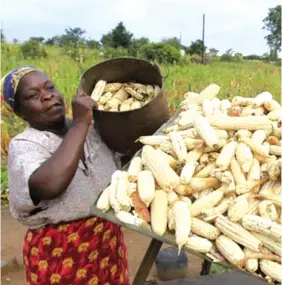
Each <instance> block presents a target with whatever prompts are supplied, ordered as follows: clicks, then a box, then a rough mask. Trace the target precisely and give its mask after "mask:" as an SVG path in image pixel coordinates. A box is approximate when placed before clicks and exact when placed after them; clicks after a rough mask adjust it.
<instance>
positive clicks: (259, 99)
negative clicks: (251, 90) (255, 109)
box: [254, 92, 273, 106]
mask: <svg viewBox="0 0 282 285" xmlns="http://www.w3.org/2000/svg"><path fill="white" fill-rule="evenodd" d="M272 99H273V98H272V94H271V93H269V92H262V93H260V94H258V95H257V96H256V97H255V98H254V102H255V104H256V105H257V106H261V105H263V104H264V102H267V101H270V100H272Z"/></svg>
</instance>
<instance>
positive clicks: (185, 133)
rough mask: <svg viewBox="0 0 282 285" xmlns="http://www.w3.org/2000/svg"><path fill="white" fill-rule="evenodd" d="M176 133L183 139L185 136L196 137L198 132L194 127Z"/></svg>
mask: <svg viewBox="0 0 282 285" xmlns="http://www.w3.org/2000/svg"><path fill="white" fill-rule="evenodd" d="M178 134H180V135H181V136H182V137H183V138H184V139H185V138H192V139H196V138H198V134H197V132H196V130H195V129H194V128H191V129H188V130H184V131H178Z"/></svg>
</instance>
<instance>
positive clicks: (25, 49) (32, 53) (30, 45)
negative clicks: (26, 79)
mask: <svg viewBox="0 0 282 285" xmlns="http://www.w3.org/2000/svg"><path fill="white" fill-rule="evenodd" d="M21 52H22V54H23V57H24V58H25V59H27V58H28V59H33V58H40V57H47V52H46V50H45V48H44V47H43V46H41V45H40V43H39V42H38V41H37V40H29V41H26V42H25V43H24V44H22V45H21Z"/></svg>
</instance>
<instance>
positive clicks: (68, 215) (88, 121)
mask: <svg viewBox="0 0 282 285" xmlns="http://www.w3.org/2000/svg"><path fill="white" fill-rule="evenodd" d="M1 85H2V88H1V90H2V92H3V97H4V99H5V101H6V102H7V103H8V104H9V105H10V107H11V109H12V110H13V111H14V112H15V113H16V114H17V115H18V116H20V117H21V118H22V119H23V120H25V121H26V122H28V124H29V127H28V128H27V129H26V130H25V131H24V132H23V133H21V134H18V135H17V136H15V137H14V138H13V139H12V140H11V142H10V145H9V158H8V179H9V189H10V195H9V200H10V210H11V213H12V215H13V217H15V218H16V219H17V220H18V221H20V222H21V223H22V224H24V225H26V226H27V227H28V228H29V229H28V231H27V233H26V236H25V240H24V248H23V256H24V265H25V270H26V279H27V282H28V284H29V285H36V284H40V285H50V284H67V285H68V284H72V285H76V284H81V285H95V284H108V285H113V284H129V283H130V282H129V277H128V263H127V253H126V247H125V244H124V239H123V234H122V231H121V229H120V227H119V226H117V225H115V224H113V223H111V222H108V221H105V220H102V219H100V218H98V217H89V213H90V207H91V206H92V204H93V202H94V201H95V200H96V199H97V197H98V195H99V193H100V192H101V191H102V190H103V189H104V188H105V187H106V186H107V184H108V183H109V181H110V179H111V175H112V173H113V172H114V171H115V170H116V169H117V168H118V166H117V163H116V162H115V161H116V160H115V156H114V154H113V153H112V152H111V151H110V150H109V149H108V148H107V146H106V145H105V144H104V142H103V141H102V140H101V138H100V137H99V135H98V133H97V132H96V130H95V129H94V127H93V124H92V109H93V108H94V107H96V103H95V101H94V100H92V99H91V98H90V96H88V95H86V94H84V93H83V92H77V94H76V96H75V97H74V98H73V100H72V111H73V121H69V120H67V119H66V118H65V106H64V101H63V97H62V95H61V93H60V92H59V91H58V90H57V89H56V87H55V86H54V84H53V83H52V81H50V80H49V79H48V77H47V76H46V75H45V74H44V73H42V72H41V71H39V70H38V69H36V68H34V67H30V66H21V67H18V68H16V69H14V70H12V71H11V72H9V73H8V74H7V75H6V76H5V77H4V78H3V79H2V82H1Z"/></svg>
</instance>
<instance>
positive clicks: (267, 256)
mask: <svg viewBox="0 0 282 285" xmlns="http://www.w3.org/2000/svg"><path fill="white" fill-rule="evenodd" d="M246 258H256V259H266V260H272V261H276V262H279V263H281V257H279V256H278V255H275V254H273V253H271V251H269V250H268V253H265V252H252V251H250V252H248V253H247V254H246Z"/></svg>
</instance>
